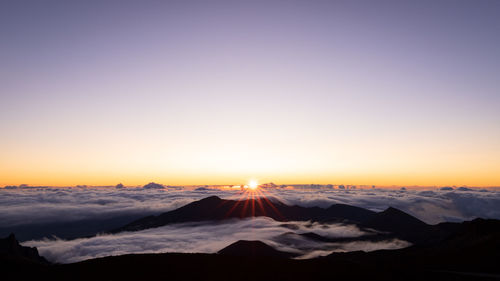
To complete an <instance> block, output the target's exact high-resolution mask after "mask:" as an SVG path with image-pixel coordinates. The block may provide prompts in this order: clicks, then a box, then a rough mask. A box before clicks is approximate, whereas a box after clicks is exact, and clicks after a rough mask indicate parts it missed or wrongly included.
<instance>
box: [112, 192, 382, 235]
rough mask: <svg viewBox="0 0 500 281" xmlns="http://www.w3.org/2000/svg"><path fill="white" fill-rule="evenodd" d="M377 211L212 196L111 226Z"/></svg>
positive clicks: (358, 215)
mask: <svg viewBox="0 0 500 281" xmlns="http://www.w3.org/2000/svg"><path fill="white" fill-rule="evenodd" d="M375 214H376V213H375V212H373V211H370V210H366V209H363V208H359V207H354V206H349V205H343V204H335V205H332V206H331V207H329V208H327V209H323V208H319V207H301V206H288V205H286V204H284V203H282V202H279V201H276V200H274V202H272V201H271V200H269V199H267V198H265V197H262V198H255V199H247V200H225V199H220V198H219V197H217V196H211V197H207V198H204V199H201V200H199V201H195V202H192V203H190V204H187V205H185V206H183V207H181V208H178V209H176V210H173V211H170V212H166V213H163V214H160V215H158V216H148V217H145V218H142V219H139V220H136V221H133V222H131V223H129V224H127V225H125V226H123V227H120V228H117V229H114V230H111V231H110V232H111V233H117V232H120V231H137V230H142V229H147V228H152V227H159V226H163V225H167V224H171V223H181V222H191V221H220V220H224V219H230V218H248V217H260V216H266V217H270V218H272V219H274V220H276V221H307V220H311V221H320V222H344V221H345V222H352V223H355V222H362V221H364V220H366V219H368V218H370V217H372V216H374V215H375Z"/></svg>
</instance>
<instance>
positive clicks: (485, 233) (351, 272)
mask: <svg viewBox="0 0 500 281" xmlns="http://www.w3.org/2000/svg"><path fill="white" fill-rule="evenodd" d="M454 229H455V230H454V231H453V233H451V234H450V235H449V236H448V237H446V238H444V239H443V240H442V241H440V242H439V243H434V244H427V245H414V246H411V247H408V248H404V249H399V250H379V251H374V252H368V253H366V252H362V251H358V252H349V253H333V254H331V255H328V256H326V257H321V258H315V259H308V260H295V259H289V258H286V257H278V256H274V255H273V256H268V253H269V252H270V251H271V252H273V253H274V251H273V250H271V249H269V248H270V246H268V245H265V244H264V243H262V244H261V243H259V242H257V241H246V242H241V241H240V242H237V243H234V244H232V245H230V246H228V247H226V248H224V249H222V250H221V251H220V252H221V254H176V253H169V254H136V255H124V256H112V257H105V258H98V259H92V260H86V261H82V262H78V263H73V264H55V265H47V264H45V265H44V264H40V263H31V262H27V261H26V262H21V263H19V262H13V261H12V260H5V258H2V260H0V266H1V267H2V271H1V276H2V280H27V279H30V278H36V279H39V280H121V281H123V280H159V279H162V280H243V281H246V280H301V281H304V280H370V281H377V280H498V279H500V267H499V266H498V265H499V262H498V261H499V260H500V221H499V220H484V219H476V220H473V221H468V222H464V223H460V224H457V226H456V227H455V228H454ZM249 245H250V246H256V247H258V248H259V249H263V250H262V251H261V250H259V251H249V250H248V248H249ZM264 245H265V246H264ZM225 251H229V252H230V255H228V254H225V253H224V252H225ZM261 254H262V255H261Z"/></svg>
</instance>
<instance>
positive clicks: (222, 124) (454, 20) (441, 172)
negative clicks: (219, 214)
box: [0, 0, 500, 186]
mask: <svg viewBox="0 0 500 281" xmlns="http://www.w3.org/2000/svg"><path fill="white" fill-rule="evenodd" d="M499 50H500V1H493V0H492V1H480V0H474V1H473V0H470V1H458V0H456V1H186V0H183V1H14V0H13V1H1V2H0V185H10V184H16V185H17V184H22V183H25V184H31V185H74V184H90V185H99V184H116V183H118V182H123V183H124V184H126V185H136V184H144V183H146V182H149V181H157V182H161V183H164V184H233V183H241V182H244V181H246V180H248V179H258V180H259V181H261V182H266V181H274V182H276V183H332V184H376V185H392V184H395V185H476V186H494V185H497V186H498V185H500V51H499Z"/></svg>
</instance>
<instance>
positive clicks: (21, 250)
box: [0, 234, 48, 264]
mask: <svg viewBox="0 0 500 281" xmlns="http://www.w3.org/2000/svg"><path fill="white" fill-rule="evenodd" d="M0 258H1V259H2V260H3V259H10V260H13V261H17V262H31V263H42V264H48V261H47V260H46V259H45V258H44V257H41V256H40V255H39V254H38V250H37V248H32V247H24V246H21V245H20V244H19V241H17V239H16V236H15V235H14V234H10V235H9V236H7V237H6V238H3V239H0Z"/></svg>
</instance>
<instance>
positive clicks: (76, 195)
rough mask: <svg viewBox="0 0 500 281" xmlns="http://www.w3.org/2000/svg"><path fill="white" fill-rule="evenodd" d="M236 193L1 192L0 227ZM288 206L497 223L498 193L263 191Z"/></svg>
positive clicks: (139, 211)
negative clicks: (333, 206)
mask: <svg viewBox="0 0 500 281" xmlns="http://www.w3.org/2000/svg"><path fill="white" fill-rule="evenodd" d="M240 192H241V191H240V190H219V189H211V188H202V189H198V190H182V189H177V188H170V187H165V188H162V189H156V188H152V189H144V188H89V187H87V188H50V187H44V188H18V189H0V228H3V229H8V228H11V227H14V226H20V225H30V224H47V223H55V222H74V221H80V220H92V219H96V218H99V219H111V218H115V217H124V216H131V217H141V216H146V215H151V214H160V213H162V212H166V211H169V210H173V209H176V208H178V207H181V206H183V205H185V204H187V203H190V202H192V201H194V200H199V199H201V198H204V197H207V196H211V195H217V196H219V197H221V198H228V199H235V198H238V197H239V194H240ZM267 193H268V194H269V196H272V197H275V198H277V199H278V200H280V201H283V202H284V203H287V204H296V205H301V206H319V207H324V208H326V207H328V206H330V205H331V204H335V203H343V204H349V205H354V206H359V207H363V208H367V209H371V210H375V211H382V210H384V209H386V208H387V207H389V206H392V207H395V208H398V209H401V210H403V211H405V212H408V213H410V214H412V215H414V216H416V217H418V218H420V219H422V220H424V221H425V222H428V223H438V222H443V221H463V220H470V219H473V218H476V217H483V218H497V219H500V191H495V190H484V189H483V190H476V189H470V190H463V191H458V190H439V189H432V190H424V191H419V190H411V189H407V190H401V189H377V188H374V189H359V188H358V189H321V190H318V189H268V190H267Z"/></svg>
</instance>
